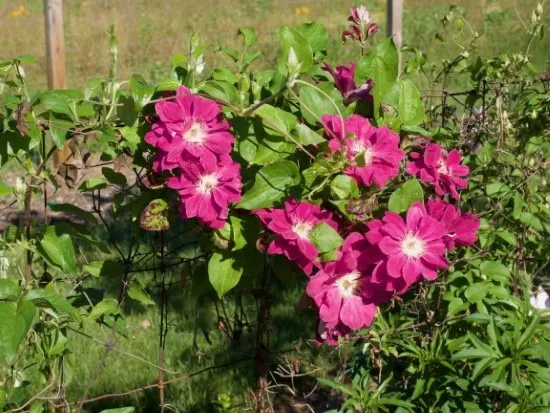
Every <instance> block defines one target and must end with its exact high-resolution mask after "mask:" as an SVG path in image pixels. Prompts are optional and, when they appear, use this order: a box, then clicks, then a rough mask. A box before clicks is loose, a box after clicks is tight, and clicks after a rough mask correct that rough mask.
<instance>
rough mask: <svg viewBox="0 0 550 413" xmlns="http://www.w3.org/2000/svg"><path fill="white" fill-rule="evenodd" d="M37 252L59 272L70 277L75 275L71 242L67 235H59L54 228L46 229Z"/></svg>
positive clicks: (74, 259)
mask: <svg viewBox="0 0 550 413" xmlns="http://www.w3.org/2000/svg"><path fill="white" fill-rule="evenodd" d="M37 250H38V252H39V253H40V255H42V257H43V258H44V259H45V260H46V261H48V262H49V263H50V264H51V265H53V266H54V267H55V268H57V269H58V270H59V271H62V272H64V273H66V274H72V275H74V274H76V273H77V268H76V256H75V252H74V247H73V241H72V239H71V237H70V236H69V235H68V234H65V233H61V232H60V231H58V230H57V228H56V227H55V226H49V227H47V228H46V232H45V233H44V237H43V238H42V240H41V241H40V242H39V244H38V246H37Z"/></svg>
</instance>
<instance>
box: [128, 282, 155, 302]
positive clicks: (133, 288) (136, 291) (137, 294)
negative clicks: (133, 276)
mask: <svg viewBox="0 0 550 413" xmlns="http://www.w3.org/2000/svg"><path fill="white" fill-rule="evenodd" d="M128 296H129V297H130V298H131V299H133V300H136V301H139V302H140V303H141V304H143V305H155V301H154V300H153V299H152V298H151V296H150V295H149V294H147V293H146V292H145V290H144V289H143V285H141V284H140V283H139V282H137V281H135V280H134V281H132V283H131V284H130V288H129V289H128Z"/></svg>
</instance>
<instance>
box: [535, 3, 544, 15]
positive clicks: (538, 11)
mask: <svg viewBox="0 0 550 413" xmlns="http://www.w3.org/2000/svg"><path fill="white" fill-rule="evenodd" d="M535 12H536V13H537V15H538V16H539V17H540V16H542V12H543V10H542V4H540V3H537V8H536V9H535Z"/></svg>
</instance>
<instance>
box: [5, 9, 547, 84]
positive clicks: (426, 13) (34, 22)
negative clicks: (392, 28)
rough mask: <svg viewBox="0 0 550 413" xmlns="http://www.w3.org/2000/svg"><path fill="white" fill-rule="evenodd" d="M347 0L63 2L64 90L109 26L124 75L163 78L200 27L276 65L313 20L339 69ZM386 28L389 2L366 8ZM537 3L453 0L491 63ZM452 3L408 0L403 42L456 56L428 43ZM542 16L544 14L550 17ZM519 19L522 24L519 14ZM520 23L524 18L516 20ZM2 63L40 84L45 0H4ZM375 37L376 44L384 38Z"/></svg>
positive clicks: (97, 67)
mask: <svg viewBox="0 0 550 413" xmlns="http://www.w3.org/2000/svg"><path fill="white" fill-rule="evenodd" d="M359 3H360V2H357V1H353V0H202V1H192V0H178V1H168V0H68V1H65V41H66V65H67V79H68V85H69V87H80V86H81V85H82V84H83V83H84V82H85V81H86V80H87V79H89V78H91V77H92V76H96V75H101V74H105V75H106V74H107V72H108V67H109V53H108V44H107V43H108V39H107V35H106V33H105V30H106V29H107V27H108V26H109V25H110V24H111V23H115V25H116V32H117V35H118V37H119V41H120V45H119V49H120V77H121V78H122V79H124V78H127V77H128V75H130V74H131V73H135V72H137V73H140V74H142V75H143V76H144V77H146V78H154V79H161V78H163V77H165V76H167V75H168V71H169V69H170V57H171V56H172V55H174V54H175V53H179V52H183V53H185V52H187V51H188V43H189V38H190V36H191V34H192V33H193V32H194V31H196V30H198V31H200V33H201V38H202V41H203V43H205V44H209V45H223V46H228V45H233V46H234V45H236V44H237V42H238V39H237V38H236V36H235V35H236V32H237V29H238V28H239V27H246V26H253V27H255V28H256V29H257V30H258V34H259V44H258V47H259V48H260V49H261V50H262V51H263V52H264V57H265V58H266V59H263V60H264V62H266V61H267V62H269V61H272V62H274V61H275V59H276V56H277V51H278V39H277V32H278V29H279V27H280V26H283V25H288V26H292V25H295V24H299V23H302V22H307V21H311V20H317V21H320V22H322V23H323V24H324V25H325V26H326V27H327V29H328V31H329V34H330V35H331V44H330V46H329V50H330V54H329V60H330V61H331V62H334V63H337V62H338V63H345V62H346V61H347V60H348V59H351V58H352V54H353V53H357V50H356V49H355V48H354V47H351V46H350V47H339V45H340V33H341V31H342V30H343V29H344V27H345V26H346V15H347V9H348V7H349V6H351V5H353V4H359ZM365 3H366V5H367V6H368V8H369V10H370V11H371V13H372V14H373V15H374V17H375V19H376V21H377V22H378V24H379V25H380V27H381V29H382V33H384V31H385V8H386V1H385V0H369V1H367V2H365ZM536 3H537V0H500V1H499V0H456V1H455V2H454V4H456V5H458V6H459V7H461V8H463V9H464V10H465V12H466V16H467V19H468V21H469V22H470V24H471V25H472V27H473V28H474V30H478V31H483V32H484V33H485V36H484V37H483V39H482V40H481V41H480V43H479V46H480V47H479V53H480V54H482V55H485V56H493V55H495V54H496V53H499V52H501V51H509V52H511V51H520V50H523V49H524V48H525V45H526V39H525V35H524V33H525V30H524V28H523V25H522V21H521V20H523V21H524V22H528V21H529V15H530V13H531V10H532V9H533V7H534V6H535V5H536ZM449 4H451V2H449V1H448V0H404V25H403V27H404V32H403V37H404V44H410V45H411V46H418V47H420V48H421V49H422V50H423V51H425V52H426V53H427V54H428V57H429V58H430V59H435V60H436V61H437V60H438V59H440V58H442V57H450V56H454V55H456V53H457V51H458V50H459V47H458V46H457V45H455V44H454V43H452V42H450V43H448V44H445V45H443V44H441V43H440V42H439V41H437V40H434V35H435V33H436V32H437V31H438V30H439V28H440V25H439V18H441V16H443V15H444V14H445V13H446V12H447V10H448V8H449ZM546 15H547V14H546ZM518 16H519V17H518ZM520 18H521V20H520ZM0 27H2V30H1V31H0V42H1V44H2V49H1V51H0V56H1V57H8V56H15V55H19V54H23V53H25V54H31V55H33V56H35V57H36V59H37V62H36V65H35V67H32V68H28V73H29V78H30V79H32V81H31V83H33V86H34V88H44V87H45V86H46V81H47V80H46V69H45V56H44V50H45V47H44V44H45V40H44V29H43V27H44V17H43V1H42V0H0ZM382 37H383V36H382V35H379V36H378V38H382ZM532 52H533V54H534V55H535V56H537V59H536V61H537V63H538V64H539V65H540V66H541V67H540V69H541V70H546V68H545V67H544V66H545V62H544V59H545V57H546V56H549V55H550V41H548V40H546V39H545V40H544V41H542V42H536V44H535V45H534V47H533V48H532ZM218 59H220V57H219V56H217V55H208V56H207V61H206V64H207V70H206V71H207V72H208V71H209V70H211V69H212V68H213V66H214V65H215V64H219V63H220V62H219V60H218Z"/></svg>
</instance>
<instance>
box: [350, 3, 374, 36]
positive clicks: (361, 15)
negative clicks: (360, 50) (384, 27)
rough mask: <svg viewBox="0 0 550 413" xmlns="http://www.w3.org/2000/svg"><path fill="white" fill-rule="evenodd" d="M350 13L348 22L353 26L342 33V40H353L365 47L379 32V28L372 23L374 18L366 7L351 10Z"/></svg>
mask: <svg viewBox="0 0 550 413" xmlns="http://www.w3.org/2000/svg"><path fill="white" fill-rule="evenodd" d="M349 12H350V16H349V17H348V20H349V21H350V22H351V24H350V27H349V29H348V30H344V32H343V33H342V40H343V41H346V39H347V38H351V39H353V40H355V41H356V42H358V43H359V44H361V45H364V42H365V41H366V40H367V39H368V38H370V37H371V36H373V35H374V34H375V33H376V32H377V31H378V27H377V26H376V23H374V22H373V21H372V17H371V15H370V14H369V12H368V10H367V8H366V7H365V6H363V5H361V6H359V7H356V8H351V9H349Z"/></svg>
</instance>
